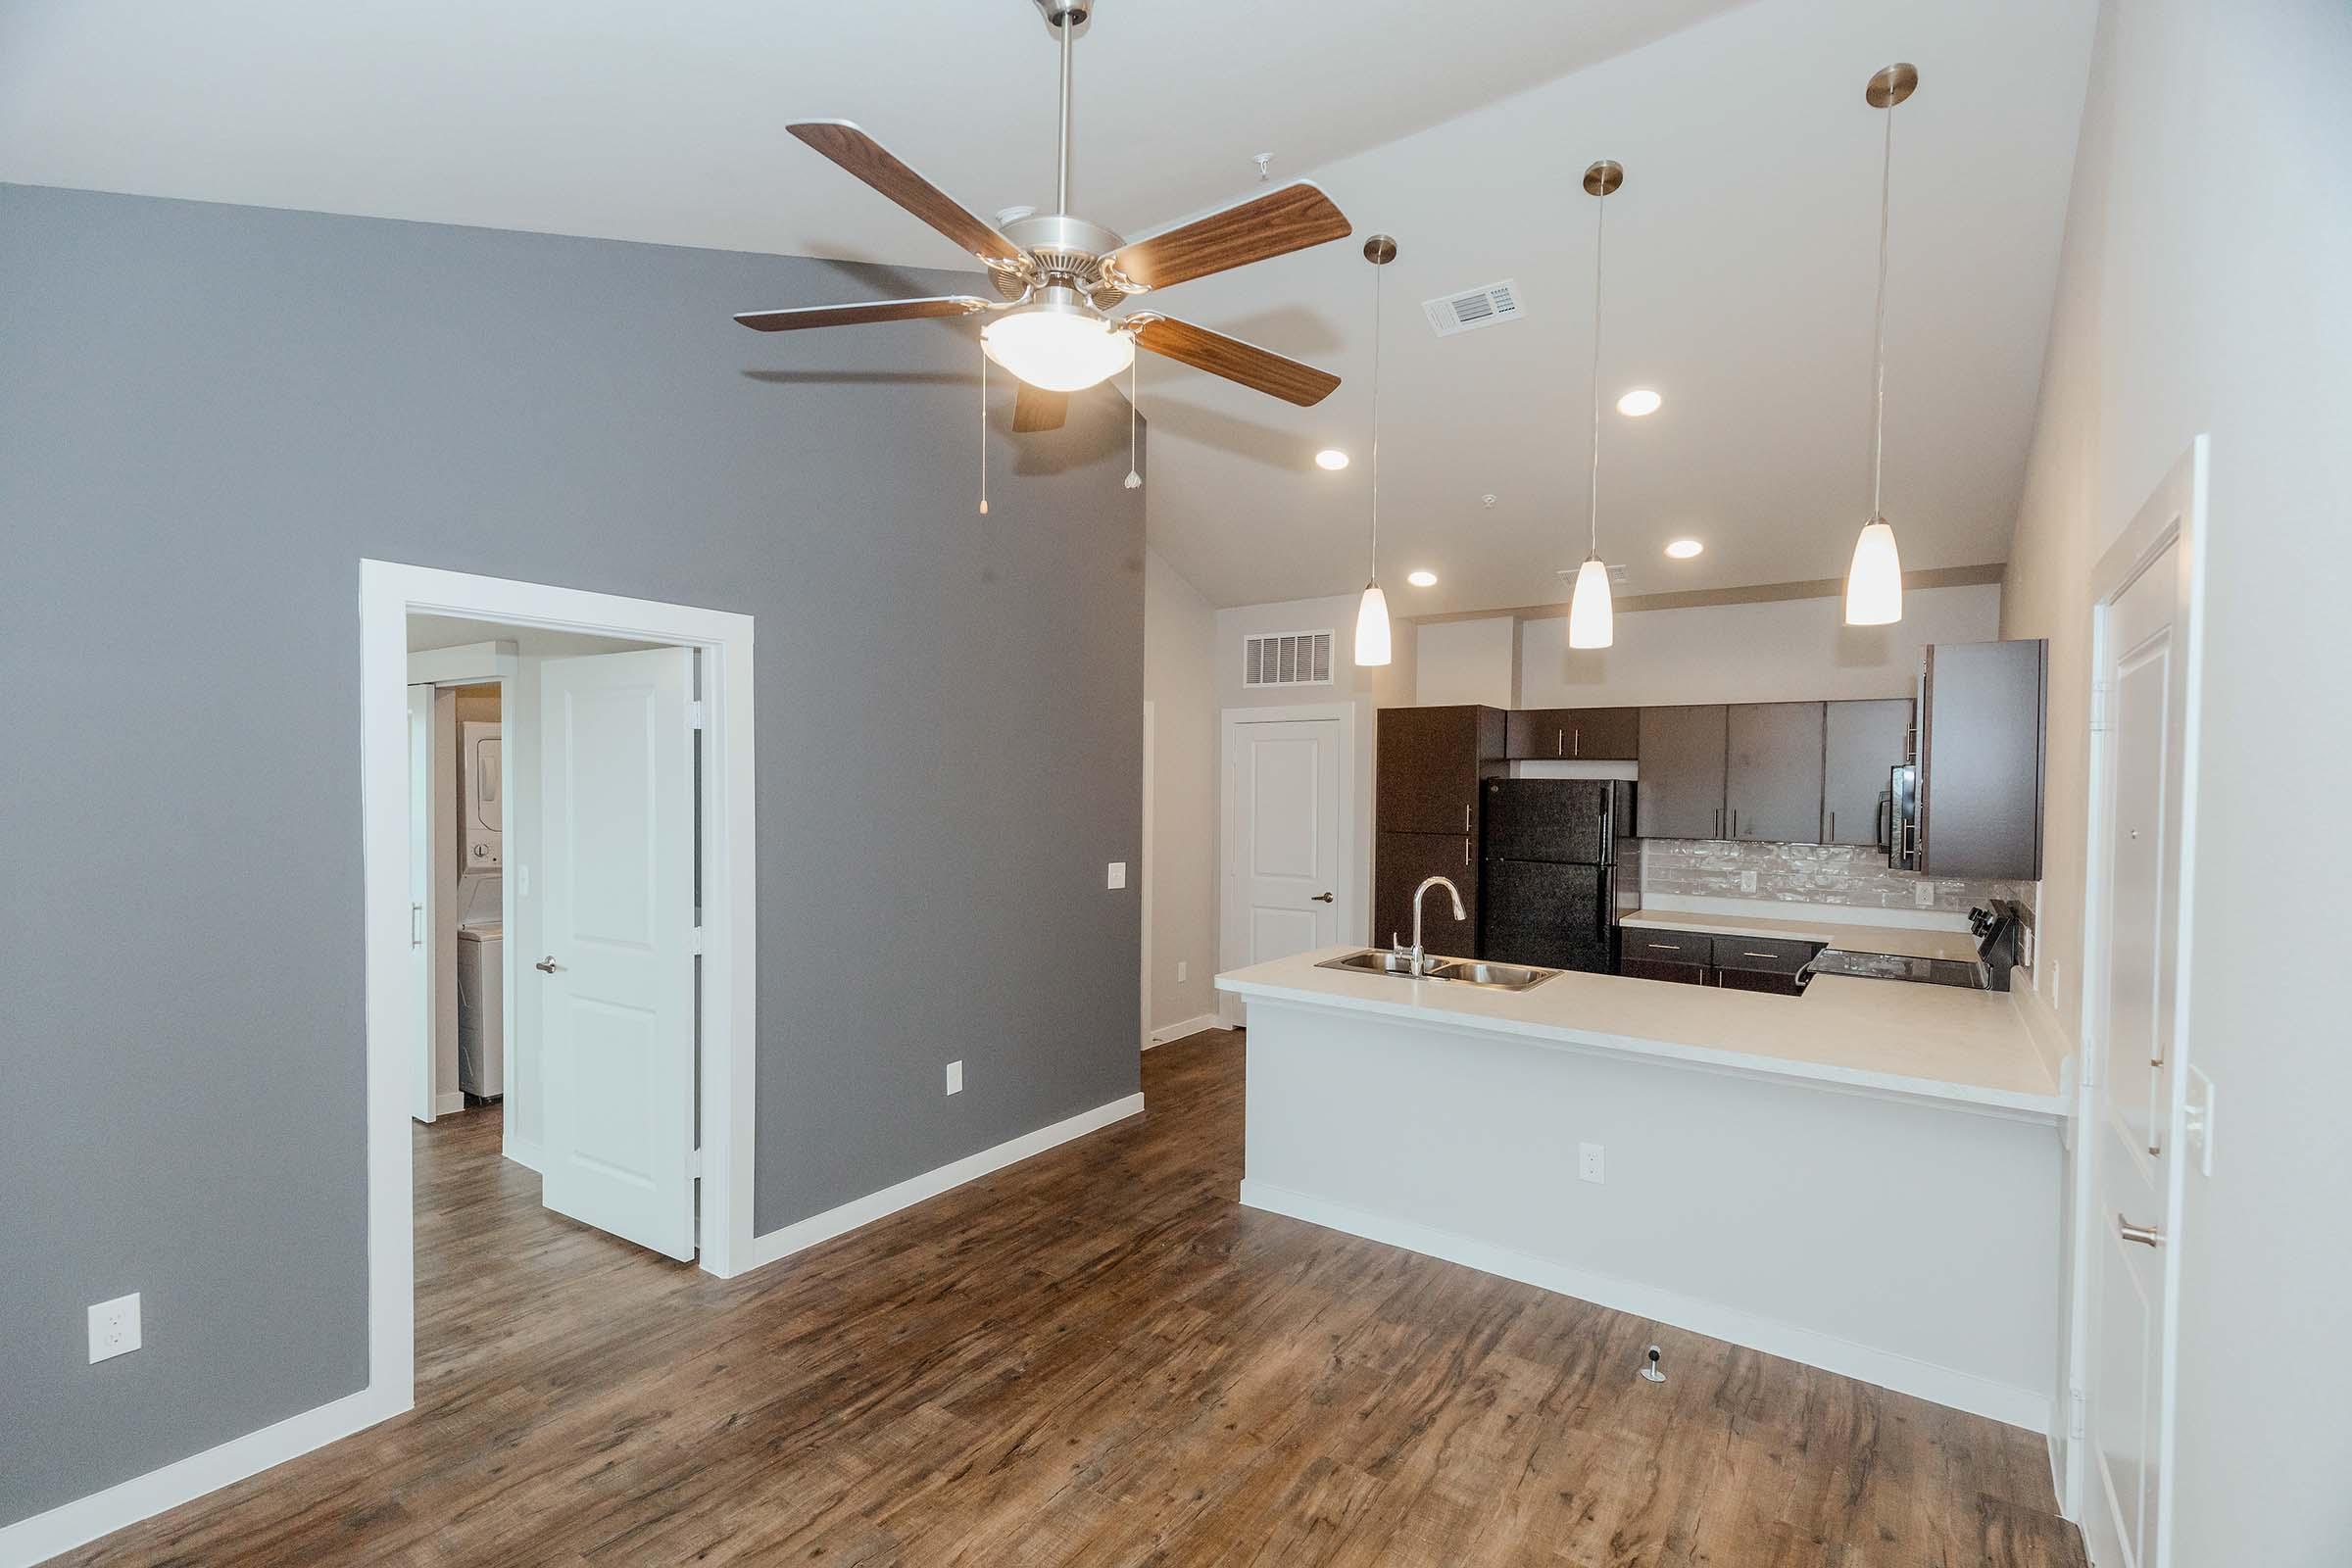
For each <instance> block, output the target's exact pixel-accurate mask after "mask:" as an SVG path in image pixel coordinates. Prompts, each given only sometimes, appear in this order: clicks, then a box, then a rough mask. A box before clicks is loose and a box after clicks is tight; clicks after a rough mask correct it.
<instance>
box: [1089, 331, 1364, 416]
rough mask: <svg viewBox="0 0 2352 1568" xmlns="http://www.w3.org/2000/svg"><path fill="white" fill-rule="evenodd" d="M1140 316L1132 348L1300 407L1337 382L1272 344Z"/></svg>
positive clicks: (1326, 393) (1325, 393)
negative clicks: (1285, 355)
mask: <svg viewBox="0 0 2352 1568" xmlns="http://www.w3.org/2000/svg"><path fill="white" fill-rule="evenodd" d="M1129 319H1130V320H1134V319H1136V318H1133V317H1130V318H1129ZM1142 321H1143V324H1142V325H1141V326H1139V327H1137V328H1136V333H1135V345H1136V347H1138V348H1144V349H1150V350H1151V351H1152V353H1154V354H1159V355H1165V356H1166V357H1167V358H1169V359H1171V360H1179V361H1182V362H1183V363H1184V364H1186V365H1189V366H1191V367H1192V368H1194V369H1196V370H1206V371H1207V372H1208V373H1209V374H1211V375H1221V376H1223V377H1224V378H1225V379H1226V380H1228V381H1239V382H1240V383H1241V384H1242V385H1244V386H1246V387H1253V388H1255V389H1256V390H1258V391H1260V392H1264V393H1268V394H1271V395H1272V396H1274V397H1278V398H1280V399H1282V400H1283V401H1284V402H1286V403H1296V404H1298V405H1299V407H1300V408H1302V409H1304V408H1311V407H1313V406H1314V405H1315V404H1318V403H1320V402H1322V401H1323V400H1324V399H1325V398H1327V397H1329V396H1331V394H1332V393H1333V391H1335V390H1336V389H1337V388H1338V386H1339V384H1340V378H1339V377H1338V376H1336V375H1334V374H1332V373H1331V372H1330V371H1329V370H1318V369H1316V368H1314V367H1313V366H1311V365H1301V364H1299V362H1298V361H1297V360H1290V359H1285V358H1283V357H1282V356H1281V355H1279V354H1276V353H1274V352H1273V351H1272V350H1271V349H1261V348H1259V347H1258V346H1257V345H1256V344H1254V343H1245V342H1243V341H1242V340H1241V339H1240V338H1238V337H1227V336H1226V335H1225V334H1224V333H1222V332H1211V331H1210V330H1209V329H1208V328H1207V327H1205V326H1195V325H1194V324H1193V323H1192V322H1190V321H1179V320H1175V319H1172V318H1169V317H1165V316H1148V317H1144V318H1142Z"/></svg>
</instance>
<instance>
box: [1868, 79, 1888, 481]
mask: <svg viewBox="0 0 2352 1568" xmlns="http://www.w3.org/2000/svg"><path fill="white" fill-rule="evenodd" d="M1893 171H1894V105H1892V104H1888V105H1887V147H1886V152H1885V154H1884V155H1883V156H1882V157H1881V159H1880V161H1879V311H1878V318H1877V319H1876V320H1875V321H1874V322H1873V324H1872V327H1871V333H1872V344H1873V346H1872V350H1871V365H1870V520H1871V521H1872V522H1877V521H1878V520H1879V519H1880V517H1881V516H1882V515H1883V514H1882V513H1881V512H1880V510H1879V503H1880V481H1881V478H1882V476H1883V474H1884V472H1885V468H1886V453H1887V197H1888V192H1889V190H1890V189H1891V188H1892V185H1891V180H1892V175H1893Z"/></svg>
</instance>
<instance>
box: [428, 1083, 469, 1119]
mask: <svg viewBox="0 0 2352 1568" xmlns="http://www.w3.org/2000/svg"><path fill="white" fill-rule="evenodd" d="M465 1108H466V1091H465V1090H463V1089H444V1090H442V1091H441V1093H440V1094H438V1095H436V1096H434V1097H433V1114H434V1115H436V1116H448V1115H453V1114H455V1113H456V1112H458V1111H461V1110H464V1109H465Z"/></svg>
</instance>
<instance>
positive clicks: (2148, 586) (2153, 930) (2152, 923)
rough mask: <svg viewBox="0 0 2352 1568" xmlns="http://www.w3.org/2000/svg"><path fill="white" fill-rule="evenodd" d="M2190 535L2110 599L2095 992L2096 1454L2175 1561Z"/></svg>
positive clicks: (2126, 1539)
mask: <svg viewBox="0 0 2352 1568" xmlns="http://www.w3.org/2000/svg"><path fill="white" fill-rule="evenodd" d="M2180 548H2181V547H2180V544H2179V542H2178V541H2176V542H2175V543H2174V544H2172V545H2171V546H2169V547H2168V548H2167V549H2166V550H2165V551H2164V553H2163V555H2162V556H2161V557H2159V558H2158V559H2157V561H2156V562H2155V563H2154V564H2152V565H2151V566H2149V568H2148V569H2147V570H2146V571H2144V572H2142V573H2141V574H2140V576H2139V577H2138V579H2137V580H2136V581H2134V582H2133V583H2132V585H2131V588H2129V589H2128V590H2127V591H2126V592H2125V593H2124V595H2123V597H2122V598H2120V599H2118V600H2117V601H2116V602H2115V603H2114V604H2113V605H2112V606H2111V607H2109V608H2108V610H2107V611H2106V612H2105V618H2106V625H2105V638H2104V644H2105V648H2106V653H2105V655H2104V662H2105V666H2106V667H2105V668H2104V669H2103V670H2102V671H2101V672H2100V673H2101V678H2102V680H2103V682H2104V692H2105V703H2106V708H2107V712H2108V715H2109V717H2108V724H2107V729H2108V735H2107V741H2108V746H2109V753H2108V757H2109V765H2108V768H2107V775H2106V776H2107V779H2108V781H2109V782H2108V792H2109V793H2108V809H2107V813H2106V824H2105V828H2104V831H2103V835H2102V836H2103V837H2104V838H2105V840H2106V843H2105V846H2104V854H2105V858H2106V864H2107V870H2108V879H2107V892H2106V910H2107V920H2106V928H2107V933H2108V946H2107V951H2106V955H2105V976H2104V985H2103V988H2102V991H2101V994H2100V996H2099V997H2098V998H2097V1008H2098V1016H2099V1018H2100V1020H2101V1028H2102V1038H2101V1041H2100V1051H2101V1056H2100V1059H2101V1061H2102V1062H2103V1063H2104V1073H2105V1084H2104V1090H2103V1098H2102V1102H2101V1109H2100V1112H2099V1117H2098V1126H2097V1132H2096V1138H2097V1148H2096V1151H2095V1154H2094V1169H2095V1171H2096V1176H2095V1182H2096V1186H2097V1192H2096V1195H2095V1197H2096V1202H2095V1204H2094V1205H2093V1207H2092V1210H2091V1213H2092V1223H2093V1224H2094V1225H2095V1226H2097V1227H2099V1229H2100V1232H2101V1234H2098V1235H2097V1236H2096V1237H2095V1239H2094V1242H2093V1245H2092V1255H2093V1256H2094V1257H2095V1258H2096V1259H2097V1276H2096V1277H2097V1285H2096V1290H2095V1295H2094V1298H2093V1304H2092V1312H2093V1318H2092V1323H2091V1333H2092V1347H2091V1353H2090V1356H2089V1358H2088V1359H2089V1366H2088V1371H2089V1373H2090V1387H2089V1389H2088V1390H2087V1394H2088V1400H2089V1426H2090V1434H2089V1435H2090V1439H2091V1455H2092V1460H2093V1462H2094V1463H2095V1465H2096V1466H2097V1474H2098V1477H2099V1480H2100V1482H2101V1488H2102V1492H2103V1499H2104V1500H2103V1503H2102V1502H2101V1501H2100V1500H2099V1499H2094V1500H2093V1504H2092V1506H2093V1507H2094V1508H2095V1507H2099V1506H2102V1505H2103V1506H2104V1507H2105V1508H2106V1510H2107V1514H2108V1517H2107V1520H2106V1523H2107V1524H2108V1525H2109V1526H2110V1527H2111V1528H2112V1530H2113V1532H2114V1537H2113V1544H2114V1546H2115V1547H2116V1549H2117V1551H2118V1554H2119V1568H2159V1565H2161V1564H2163V1562H2164V1561H2165V1556H2166V1553H2165V1550H2164V1545H2163V1543H2164V1538H2165V1535H2166V1526H2167V1519H2166V1510H2165V1508H2164V1506H2163V1502H2164V1495H2165V1481H2166V1476H2165V1456H2166V1455H2167V1454H2168V1453H2169V1452H2170V1450H2171V1442H2170V1436H2171V1405H2172V1390H2171V1365H2172V1356H2171V1348H2170V1340H2171V1327H2172V1326H2171V1317H2172V1303H2173V1284H2174V1282H2175V1281H2176V1280H2177V1279H2178V1265H2177V1263H2176V1262H2175V1260H2174V1258H2173V1256H2172V1247H2171V1236H2172V1232H2173V1219H2174V1213H2175V1205H2176V1202H2177V1201H2178V1197H2179V1189H2178V1171H2177V1161H2176V1157H2175V1153H2176V1152H2175V1150H2174V1149H2173V1147H2172V1146H2173V1141H2174V1138H2175V1128H2176V1125H2177V1123H2176V1119H2175V1106H2174V1102H2175V1098H2176V1085H2177V1083H2178V1080H2179V1068H2180V1063H2179V1062H2178V1061H2177V1060H2176V1059H2175V1057H2176V1055H2177V1054H2178V1051H2177V1036H2176V1033H2175V1029H2174V1025H2175V1022H2176V1018H2175V1006H2176V998H2177V996H2178V985H2177V979H2178V972H2179V962H2180V953H2179V949H2178V936H2179V930H2180V925H2179V915H2180V887H2179V867H2180V839H2181V821H2180V800H2181V770H2182V762H2181V741H2182V731H2183V728H2184V726H2185V722H2186V695H2185V691H2184V689H2183V681H2182V676H2183V669H2182V662H2183V661H2182V639H2181V637H2180V630H2181V628H2180V627H2177V626H2176V625H2175V612H2176V599H2177V596H2178V584H2179V580H2180V578H2179V570H2178V568H2179V564H2180V563H2179V554H2180Z"/></svg>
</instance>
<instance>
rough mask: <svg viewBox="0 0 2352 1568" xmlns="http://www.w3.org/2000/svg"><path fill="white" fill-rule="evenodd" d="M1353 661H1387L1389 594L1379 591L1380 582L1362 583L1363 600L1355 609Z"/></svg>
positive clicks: (1380, 662) (1375, 662) (1377, 662)
mask: <svg viewBox="0 0 2352 1568" xmlns="http://www.w3.org/2000/svg"><path fill="white" fill-rule="evenodd" d="M1355 662H1357V663H1358V664H1385V663H1387V662H1389V596H1388V595H1387V594H1384V593H1382V592H1381V591H1380V584H1378V583H1376V582H1368V583H1366V584H1364V602H1363V603H1362V604H1360V605H1358V606H1357V607H1356V611H1355Z"/></svg>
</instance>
